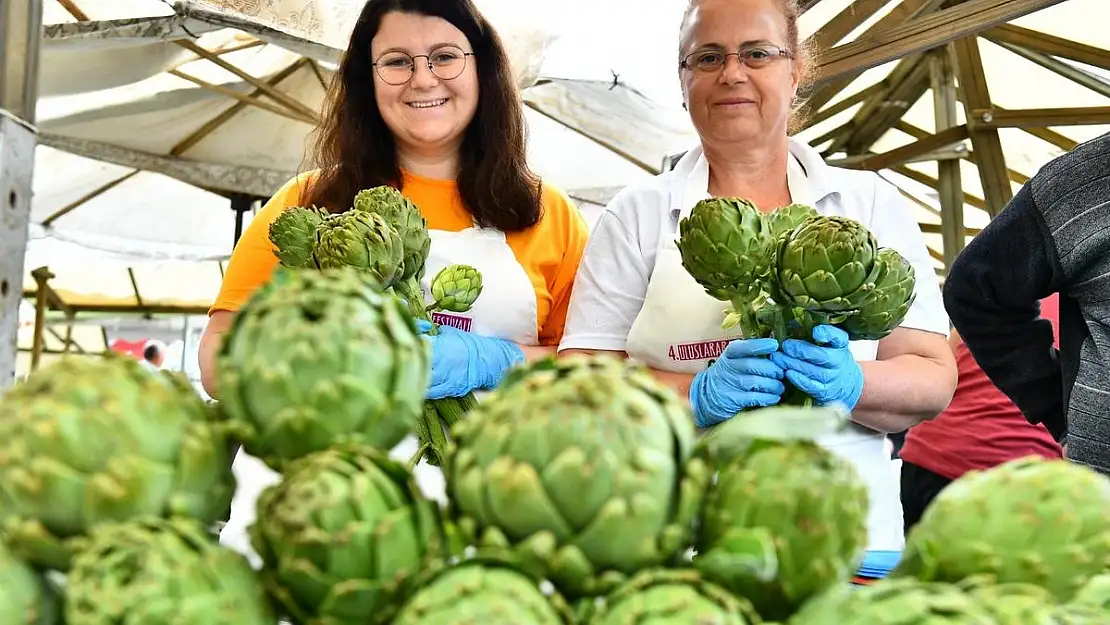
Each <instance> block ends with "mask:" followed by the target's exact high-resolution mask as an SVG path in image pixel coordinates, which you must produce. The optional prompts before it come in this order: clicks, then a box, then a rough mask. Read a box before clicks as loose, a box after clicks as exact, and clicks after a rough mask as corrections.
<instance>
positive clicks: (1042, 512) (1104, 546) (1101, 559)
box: [891, 456, 1110, 602]
mask: <svg viewBox="0 0 1110 625" xmlns="http://www.w3.org/2000/svg"><path fill="white" fill-rule="evenodd" d="M1107 509H1110V480H1107V479H1106V477H1105V476H1102V475H1100V474H1098V473H1096V472H1094V471H1093V470H1091V469H1089V468H1087V467H1084V466H1082V465H1077V464H1074V463H1070V462H1066V461H1061V460H1045V459H1042V458H1039V457H1032V456H1031V457H1027V458H1020V459H1017V460H1011V461H1010V462H1007V463H1004V464H1001V465H998V466H996V467H994V468H992V469H990V470H987V471H971V472H968V473H966V474H964V475H963V476H962V477H961V478H960V479H958V480H956V481H954V482H953V483H952V484H950V485H948V486H947V487H946V488H945V489H944V490H942V491H941V492H940V494H939V495H938V496H937V497H936V499H934V500H933V502H932V503H931V504H930V505H929V507H928V508H927V509H926V510H925V514H924V515H922V518H921V521H920V522H919V523H918V524H917V525H916V526H914V528H913V529H912V530H911V531H910V533H909V535H908V536H907V537H906V547H905V550H904V551H903V555H902V560H901V562H899V564H898V566H897V567H896V568H895V569H894V571H892V572H891V576H892V577H915V578H918V579H922V580H937V581H947V582H953V583H954V582H959V581H961V580H965V579H978V578H984V577H985V578H986V579H989V580H990V581H991V582H993V583H996V584H1006V583H1026V584H1033V585H1036V586H1042V587H1044V588H1045V589H1047V590H1048V591H1049V592H1051V593H1052V595H1053V596H1054V597H1055V598H1056V600H1057V601H1060V602H1064V601H1068V600H1069V599H1071V598H1072V596H1073V595H1075V594H1076V592H1078V591H1079V589H1080V588H1081V587H1082V586H1083V585H1084V584H1086V583H1087V582H1088V580H1090V579H1091V578H1092V577H1094V576H1095V575H1098V574H1100V573H1102V572H1104V571H1105V569H1106V564H1107V562H1110V516H1107V514H1106V510H1107Z"/></svg>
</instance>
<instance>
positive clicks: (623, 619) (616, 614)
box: [582, 569, 760, 625]
mask: <svg viewBox="0 0 1110 625" xmlns="http://www.w3.org/2000/svg"><path fill="white" fill-rule="evenodd" d="M597 604H598V605H596V606H593V607H589V608H587V615H588V618H586V619H582V622H583V625H626V624H633V623H634V624H636V625H672V624H677V623H693V624H697V625H755V624H757V623H759V622H760V619H759V616H758V615H757V614H755V612H754V611H753V610H752V607H751V604H750V603H748V602H747V601H746V600H744V599H741V598H739V597H735V596H733V595H731V594H729V593H728V592H727V591H725V590H724V589H722V588H720V587H719V586H716V585H714V584H712V583H710V582H707V581H705V580H704V579H703V578H702V577H701V575H700V574H698V572H697V571H693V570H682V569H665V570H650V569H649V570H647V571H644V572H642V573H638V574H637V575H636V576H634V577H633V578H632V579H631V580H629V581H628V582H627V583H626V584H623V585H622V586H620V587H619V588H618V589H617V590H615V591H614V592H613V593H611V594H610V595H608V596H607V597H605V598H604V599H603V600H599V601H598V602H597Z"/></svg>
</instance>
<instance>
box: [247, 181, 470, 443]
mask: <svg viewBox="0 0 1110 625" xmlns="http://www.w3.org/2000/svg"><path fill="white" fill-rule="evenodd" d="M269 238H270V242H271V243H272V244H273V246H274V254H275V255H276V256H277V258H278V262H279V263H280V265H281V266H283V267H288V268H295V269H317V270H325V269H335V268H341V267H350V268H354V269H358V270H360V271H362V272H364V273H366V274H367V275H368V276H369V277H370V278H371V279H373V280H374V281H375V282H376V283H377V284H378V285H380V286H381V287H382V288H383V289H384V290H386V291H389V292H392V293H396V294H397V295H399V296H400V297H401V299H402V301H403V302H404V304H405V305H406V306H407V307H408V308H409V311H410V312H411V313H412V315H413V316H414V317H416V318H417V319H422V320H424V321H428V322H432V321H434V319H433V318H432V316H431V313H433V311H447V312H454V313H465V312H467V311H469V310H470V309H471V307H472V306H473V305H474V302H475V301H476V300H477V299H478V296H479V295H481V293H482V276H481V274H480V273H479V272H478V270H477V269H475V268H474V267H470V266H468V265H448V266H447V267H444V268H443V269H442V270H440V271H439V272H438V273H437V274H436V275H435V277H433V278H432V279H431V280H430V281H428V282H427V284H426V285H422V283H421V282H422V280H423V278H424V275H425V264H426V262H427V260H428V253H429V250H430V247H431V237H430V236H429V234H428V225H427V222H426V221H425V219H424V217H423V216H422V215H421V214H420V209H419V208H418V207H417V206H416V204H414V203H413V202H412V200H410V199H408V198H406V197H405V196H404V195H402V194H401V192H400V191H398V190H397V189H395V188H393V187H390V186H380V187H374V188H372V189H365V190H363V191H360V192H359V193H358V194H356V195H355V198H354V203H353V205H352V206H351V207H350V208H348V209H347V210H344V211H343V212H339V213H331V212H329V211H327V210H325V209H322V208H318V207H315V206H312V207H303V206H294V207H290V208H287V209H285V210H284V211H282V213H281V214H280V215H278V217H277V218H276V219H275V220H274V221H273V222H272V223H271V224H270V227H269ZM426 294H427V295H426ZM431 326H432V328H431V330H430V331H429V333H433V334H434V333H435V332H436V325H435V323H431ZM299 327H300V326H299V325H291V326H288V329H287V330H286V331H284V332H281V331H280V330H277V331H278V332H279V333H281V334H285V335H288V334H289V333H290V332H296V331H297V330H298V329H299ZM307 338H308V337H303V338H302V339H301V340H306V339H307ZM273 345H275V346H277V347H278V348H279V349H280V345H281V341H275V342H274V343H273ZM244 366H249V363H244ZM474 403H475V399H474V396H473V395H472V394H467V395H464V396H462V397H446V398H442V399H437V400H432V401H428V402H427V403H426V404H425V405H424V407H423V411H422V415H421V418H420V426H419V428H418V429H417V432H416V434H417V437H418V440H419V443H420V446H419V449H418V451H417V453H416V454H415V455H414V456H413V458H412V459H411V461H410V462H411V463H412V464H413V465H415V464H416V463H418V462H419V461H420V460H421V459H424V460H426V461H427V462H428V463H429V464H431V465H439V464H441V463H442V461H443V456H444V454H445V453H446V449H447V446H448V444H449V440H448V438H447V434H446V432H447V431H449V430H450V428H451V426H453V425H454V424H455V423H456V422H457V421H458V420H459V419H461V418H462V417H463V416H464V415H465V414H466V413H467V412H468V411H469V410H470V409H471V408H472V407H473V406H474Z"/></svg>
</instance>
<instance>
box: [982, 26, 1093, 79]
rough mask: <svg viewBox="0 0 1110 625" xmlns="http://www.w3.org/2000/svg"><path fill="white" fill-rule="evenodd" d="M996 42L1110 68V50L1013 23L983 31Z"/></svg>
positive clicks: (985, 35) (984, 34) (986, 36)
mask: <svg viewBox="0 0 1110 625" xmlns="http://www.w3.org/2000/svg"><path fill="white" fill-rule="evenodd" d="M983 37H985V38H987V39H989V40H991V41H993V42H994V43H999V44H1001V43H1008V44H1011V45H1015V46H1021V47H1022V48H1026V49H1029V50H1033V51H1034V52H1040V53H1041V54H1047V55H1049V56H1055V57H1059V58H1062V59H1068V60H1070V61H1076V62H1077V63H1083V64H1085V65H1090V66H1092V67H1098V68H1101V69H1105V70H1110V50H1107V49H1104V48H1098V47H1095V46H1090V45H1087V44H1085V43H1079V42H1078V41H1072V40H1070V39H1064V38H1063V37H1057V36H1055V35H1050V34H1048V33H1042V32H1039V31H1036V30H1030V29H1028V28H1022V27H1021V26H1014V25H1013V24H1004V25H1002V26H996V27H994V28H991V29H989V30H986V31H984V32H983Z"/></svg>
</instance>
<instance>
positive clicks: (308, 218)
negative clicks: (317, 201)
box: [269, 206, 328, 267]
mask: <svg viewBox="0 0 1110 625" xmlns="http://www.w3.org/2000/svg"><path fill="white" fill-rule="evenodd" d="M327 214H328V212H327V211H326V210H323V209H320V208H316V207H315V206H313V207H312V208H305V207H303V206H293V207H290V208H287V209H285V210H284V211H282V212H281V214H280V215H278V216H277V219H275V220H274V221H273V222H272V223H270V229H269V234H270V243H273V245H274V255H275V256H277V259H278V261H279V262H280V263H281V264H282V265H285V266H286V267H313V266H315V264H314V263H313V260H312V249H313V247H315V245H316V227H317V226H319V225H320V222H321V221H323V220H324V217H326V216H327Z"/></svg>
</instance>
